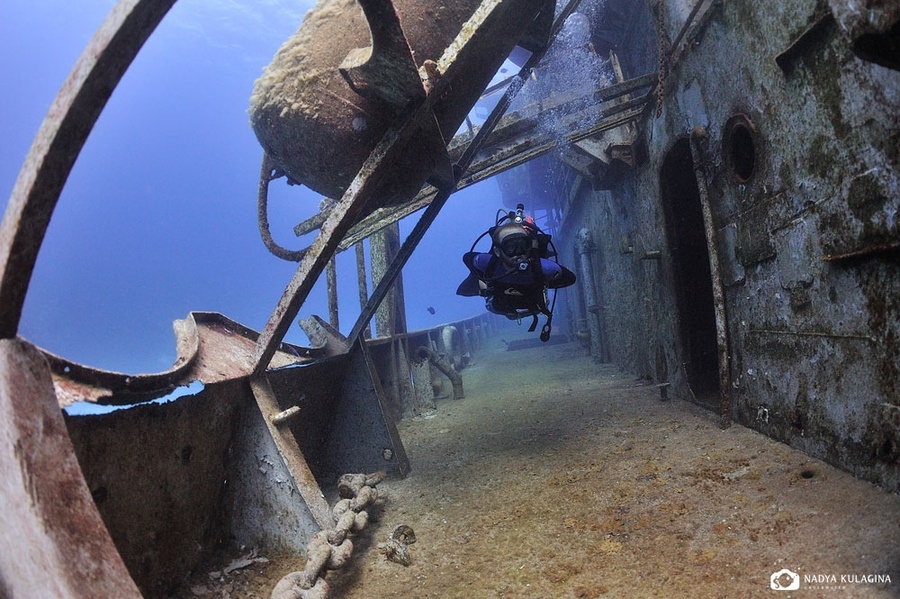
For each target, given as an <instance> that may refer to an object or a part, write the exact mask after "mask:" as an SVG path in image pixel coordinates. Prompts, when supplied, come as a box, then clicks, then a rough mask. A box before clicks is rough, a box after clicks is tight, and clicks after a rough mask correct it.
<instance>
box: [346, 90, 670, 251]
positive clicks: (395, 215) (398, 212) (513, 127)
mask: <svg viewBox="0 0 900 599" xmlns="http://www.w3.org/2000/svg"><path fill="white" fill-rule="evenodd" d="M655 81H656V74H655V73H652V74H650V75H642V76H640V77H636V78H634V79H630V80H628V81H625V82H623V83H621V84H615V85H611V86H609V87H606V88H603V89H602V90H600V91H597V92H593V93H592V95H591V99H592V100H593V101H597V102H605V101H608V100H610V99H613V98H616V97H619V96H622V95H627V94H629V93H632V92H633V91H634V90H636V89H640V88H642V87H649V86H650V85H652V84H653V83H655ZM584 100H585V97H584V96H580V97H579V98H578V99H577V100H569V101H568V102H567V104H568V105H575V104H576V103H580V102H583V101H584ZM629 102H630V104H625V103H621V104H616V105H615V106H612V107H610V109H608V110H607V111H605V113H606V114H607V115H612V114H614V113H615V112H614V111H623V110H626V109H628V108H630V107H631V106H638V105H641V106H643V105H644V103H645V102H646V99H632V100H629ZM523 112H525V111H519V112H518V113H516V115H506V116H505V117H504V118H503V120H501V122H500V124H499V125H498V126H497V127H496V128H495V129H494V131H492V132H491V136H490V137H489V138H488V140H487V141H486V142H485V143H484V146H494V145H497V144H499V143H501V141H503V140H506V139H509V138H512V137H515V135H514V134H513V133H512V131H521V132H525V131H530V130H531V129H533V128H534V121H532V120H531V118H530V117H529V118H523V117H518V115H520V114H522V113H523ZM536 112H537V111H535V113H536ZM511 117H513V118H511ZM507 119H510V121H509V122H508V123H507V122H506V121H507ZM592 131H593V133H591V134H595V133H596V131H595V130H593V129H592ZM462 147H463V145H462V143H457V142H456V141H454V142H451V146H450V150H449V153H450V155H451V156H454V155H456V154H460V153H461V149H462ZM470 172H471V169H470V170H469V171H467V173H466V176H465V177H463V178H461V179H460V180H459V182H458V183H457V187H456V189H457V191H458V190H460V189H463V188H465V187H466V186H468V185H471V184H472V183H475V182H477V181H480V180H481V179H483V177H481V178H476V179H472V178H471V177H470V176H469V173H470ZM497 172H499V171H497ZM470 181H471V182H470ZM437 193H438V190H437V189H436V188H434V187H432V186H429V185H426V186H425V187H423V188H422V191H420V192H419V194H418V195H416V196H415V197H414V198H413V199H412V200H410V201H409V202H406V203H403V204H396V205H392V206H386V207H383V208H378V209H377V210H375V211H374V212H372V214H370V215H368V216H366V217H365V218H363V219H361V220H360V221H359V223H357V224H356V225H354V226H353V228H352V229H351V230H350V232H349V233H348V234H347V236H346V237H345V238H344V239H343V240H342V241H341V244H340V245H339V246H338V247H339V250H340V251H343V250H346V249H348V248H349V247H350V246H351V245H353V244H354V243H356V242H358V241H360V240H362V239H365V238H366V237H369V236H370V235H372V234H373V233H375V231H377V230H379V229H380V228H382V227H384V226H386V225H388V224H390V223H392V222H394V221H397V220H400V219H402V218H405V217H406V216H409V215H410V214H412V213H414V212H416V211H418V210H421V209H422V208H424V207H425V206H427V205H428V204H429V203H431V202H432V201H433V199H434V197H435V196H436V195H437Z"/></svg>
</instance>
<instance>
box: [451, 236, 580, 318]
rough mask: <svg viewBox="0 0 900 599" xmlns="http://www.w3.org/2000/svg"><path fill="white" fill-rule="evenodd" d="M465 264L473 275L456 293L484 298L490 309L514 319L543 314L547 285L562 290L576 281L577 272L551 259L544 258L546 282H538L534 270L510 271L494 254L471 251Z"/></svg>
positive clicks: (461, 284)
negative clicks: (542, 306)
mask: <svg viewBox="0 0 900 599" xmlns="http://www.w3.org/2000/svg"><path fill="white" fill-rule="evenodd" d="M463 263H464V264H465V265H466V266H467V267H468V268H469V276H467V277H466V278H465V279H464V280H463V282H462V283H460V285H459V288H458V289H457V290H456V294H457V295H462V296H474V295H484V296H485V298H486V303H487V309H488V310H490V311H491V312H494V313H497V314H502V315H504V316H508V317H510V318H517V317H519V316H523V315H525V314H534V313H535V312H538V311H540V308H541V306H540V303H542V302H543V301H544V299H543V290H544V286H545V285H546V287H547V288H549V289H558V288H560V287H568V286H569V285H571V284H573V283H574V282H575V273H573V272H572V271H570V270H569V269H567V268H565V267H564V266H561V265H560V264H559V263H557V262H554V261H553V260H548V259H547V258H541V259H540V264H541V274H542V275H543V281H540V280H538V278H539V277H538V276H536V273H535V272H534V269H533V268H527V269H525V270H519V269H510V270H508V269H506V268H505V267H504V265H503V263H502V262H501V261H500V260H498V259H497V258H496V257H495V256H494V255H493V254H488V253H483V252H468V253H466V254H465V255H464V256H463Z"/></svg>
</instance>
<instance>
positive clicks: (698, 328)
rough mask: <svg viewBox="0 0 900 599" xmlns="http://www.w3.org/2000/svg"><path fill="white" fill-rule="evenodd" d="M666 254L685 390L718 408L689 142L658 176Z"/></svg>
mask: <svg viewBox="0 0 900 599" xmlns="http://www.w3.org/2000/svg"><path fill="white" fill-rule="evenodd" d="M660 190H661V192H662V204H663V210H664V213H665V219H666V230H667V236H668V243H669V253H670V255H671V256H672V269H673V275H674V279H675V297H676V304H677V309H678V318H677V322H678V329H679V330H678V334H679V337H680V341H681V346H682V356H683V358H682V359H683V362H684V368H685V373H686V375H687V379H688V384H689V385H690V386H691V390H692V391H693V393H694V395H695V397H696V398H697V401H698V402H700V403H702V404H704V405H709V406H710V407H714V406H716V405H718V396H719V377H718V358H717V345H716V320H715V311H714V305H713V289H712V275H711V273H710V269H709V251H708V249H707V246H706V234H705V232H704V228H703V213H702V209H701V206H700V192H699V190H698V189H697V181H696V179H695V177H694V165H693V162H692V160H691V149H690V145H689V142H688V140H687V139H681V140H679V141H678V142H677V143H676V144H675V145H674V147H673V148H672V149H671V150H669V152H668V154H667V155H666V159H665V161H664V162H663V165H662V169H661V171H660Z"/></svg>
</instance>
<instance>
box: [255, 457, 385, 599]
mask: <svg viewBox="0 0 900 599" xmlns="http://www.w3.org/2000/svg"><path fill="white" fill-rule="evenodd" d="M384 477H385V473H384V472H375V473H373V474H344V475H343V476H341V477H340V478H339V479H338V495H340V497H341V499H340V500H339V501H338V502H337V503H335V504H334V508H332V511H331V515H332V517H333V518H334V521H335V525H334V528H332V529H328V530H320V531H319V532H317V533H316V534H314V535H313V537H312V539H310V541H309V544H308V545H307V546H306V565H305V566H304V568H303V570H302V571H299V572H291V573H290V574H288V575H286V576H284V577H283V578H282V579H281V580H280V581H278V584H277V585H275V588H274V589H273V590H272V595H271V599H327V598H328V594H329V589H328V582H327V581H326V580H325V575H326V574H327V571H328V570H338V569H340V568H342V567H344V565H345V564H346V563H347V562H348V561H349V560H350V557H351V556H352V555H353V542H352V541H351V540H350V535H351V534H358V533H360V532H362V530H363V529H364V528H365V527H366V525H367V524H368V522H369V513H368V512H367V511H366V510H365V508H366V507H368V506H370V505H372V504H374V503H375V501H376V500H377V499H378V489H376V487H375V486H376V485H377V484H378V483H380V482H381V481H382V480H384Z"/></svg>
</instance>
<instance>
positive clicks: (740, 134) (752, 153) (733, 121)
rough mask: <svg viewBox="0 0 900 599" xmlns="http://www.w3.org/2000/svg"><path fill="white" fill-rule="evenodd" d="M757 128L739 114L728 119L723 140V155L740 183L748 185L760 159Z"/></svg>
mask: <svg viewBox="0 0 900 599" xmlns="http://www.w3.org/2000/svg"><path fill="white" fill-rule="evenodd" d="M756 137H757V135H756V128H755V127H754V126H753V123H752V122H751V121H750V119H748V118H747V117H746V116H744V115H742V114H739V115H735V116H733V117H731V118H730V119H728V122H727V123H726V124H725V135H724V138H723V139H722V154H723V155H724V157H725V161H726V164H727V165H728V167H729V168H730V169H731V172H732V174H733V175H734V178H735V180H736V181H737V182H738V183H746V182H748V181H749V180H750V179H752V178H753V175H754V174H755V173H756V166H757V161H758V159H759V156H758V151H757V147H756V145H757V143H756Z"/></svg>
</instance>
